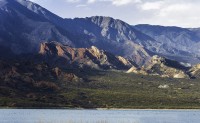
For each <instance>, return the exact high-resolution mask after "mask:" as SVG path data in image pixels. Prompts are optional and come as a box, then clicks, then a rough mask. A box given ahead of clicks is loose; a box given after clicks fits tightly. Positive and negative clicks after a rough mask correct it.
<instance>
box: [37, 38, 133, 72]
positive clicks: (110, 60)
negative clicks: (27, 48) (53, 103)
mask: <svg viewBox="0 0 200 123" xmlns="http://www.w3.org/2000/svg"><path fill="white" fill-rule="evenodd" d="M39 54H41V55H42V56H45V57H46V58H47V59H46V60H47V61H50V62H52V61H57V63H56V64H60V63H58V61H59V59H62V61H63V62H65V63H66V64H65V65H66V66H71V67H72V66H73V67H74V66H76V67H81V68H83V67H90V68H95V69H129V68H130V67H131V66H133V65H132V63H131V62H129V61H128V60H127V59H125V58H123V57H121V56H115V55H113V54H111V53H109V52H106V51H104V50H99V49H98V48H97V47H95V46H92V47H91V48H72V47H70V46H67V45H62V44H60V43H57V42H50V43H42V44H41V46H40V51H39ZM54 63H55V62H54ZM60 65H61V64H60Z"/></svg>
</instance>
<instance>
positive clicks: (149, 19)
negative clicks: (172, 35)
mask: <svg viewBox="0 0 200 123" xmlns="http://www.w3.org/2000/svg"><path fill="white" fill-rule="evenodd" d="M31 1H33V2H36V3H38V4H40V5H41V6H43V7H45V8H46V9H48V10H50V11H52V12H53V13H55V14H57V15H59V16H61V17H63V18H74V17H90V16H95V15H100V16H111V17H113V18H115V19H120V20H123V21H125V22H127V23H129V24H131V25H135V24H154V25H167V26H181V27H200V0H31Z"/></svg>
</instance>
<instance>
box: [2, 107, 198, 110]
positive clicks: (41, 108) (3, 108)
mask: <svg viewBox="0 0 200 123" xmlns="http://www.w3.org/2000/svg"><path fill="white" fill-rule="evenodd" d="M6 109H8V110H9V109H10V110H12V109H18V110H97V111H103V110H108V111H109V110H116V111H131V110H132V111H134V110H141V111H145V110H146V111H156V110H163V111H165V110H166V111H167V110H179V111H181V110H185V111H186V110H188V111H189V110H197V111H200V109H199V108H191V109H184V108H182V109H180V108H177V109H176V108H174V109H162V108H160V109H159V108H157V109H151V108H146V109H145V108H144V109H137V108H135V109H128V108H127V109H126V108H67V107H62V108H57V107H54V108H52V107H48V108H46V107H45V108H44V107H38V108H32V107H23V108H22V107H0V110H6Z"/></svg>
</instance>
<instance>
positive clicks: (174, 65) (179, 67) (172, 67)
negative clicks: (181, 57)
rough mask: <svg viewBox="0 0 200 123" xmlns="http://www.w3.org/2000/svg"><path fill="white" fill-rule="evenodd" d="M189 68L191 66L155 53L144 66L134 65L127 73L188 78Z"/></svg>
mask: <svg viewBox="0 0 200 123" xmlns="http://www.w3.org/2000/svg"><path fill="white" fill-rule="evenodd" d="M188 69H189V67H187V66H184V65H183V64H181V63H179V62H177V61H173V60H169V59H166V58H164V57H159V56H157V55H155V56H153V57H152V58H151V60H150V61H149V62H148V63H147V64H145V65H144V66H143V67H142V68H140V69H139V68H134V67H132V68H131V69H130V70H129V71H127V73H132V72H133V73H136V74H143V75H157V76H160V77H170V78H188V77H189V75H188V74H187V71H188Z"/></svg>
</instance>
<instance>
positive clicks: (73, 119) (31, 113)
mask: <svg viewBox="0 0 200 123" xmlns="http://www.w3.org/2000/svg"><path fill="white" fill-rule="evenodd" d="M199 122H200V110H65V109H63V110H58V109H55V110H53V109H0V123H199Z"/></svg>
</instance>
